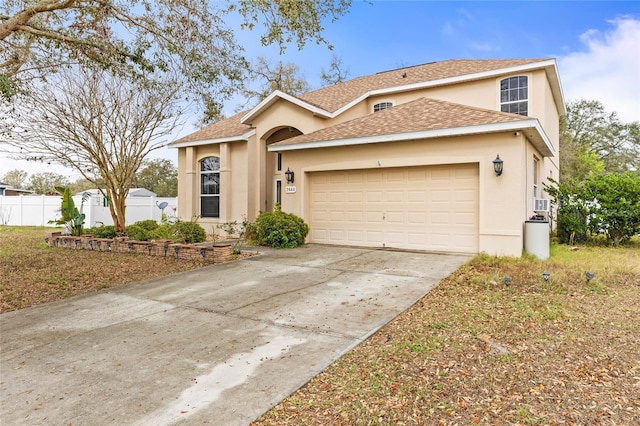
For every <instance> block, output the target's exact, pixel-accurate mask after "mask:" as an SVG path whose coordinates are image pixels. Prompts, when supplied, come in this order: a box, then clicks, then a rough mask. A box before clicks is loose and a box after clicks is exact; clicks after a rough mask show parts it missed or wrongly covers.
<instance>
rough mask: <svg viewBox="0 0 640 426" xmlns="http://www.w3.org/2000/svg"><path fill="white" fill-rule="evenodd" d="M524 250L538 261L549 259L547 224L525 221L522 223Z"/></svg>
mask: <svg viewBox="0 0 640 426" xmlns="http://www.w3.org/2000/svg"><path fill="white" fill-rule="evenodd" d="M524 249H525V251H526V252H527V253H529V254H532V255H534V256H536V257H537V258H538V259H542V260H545V259H548V258H549V222H548V221H546V220H527V221H526V222H525V223H524Z"/></svg>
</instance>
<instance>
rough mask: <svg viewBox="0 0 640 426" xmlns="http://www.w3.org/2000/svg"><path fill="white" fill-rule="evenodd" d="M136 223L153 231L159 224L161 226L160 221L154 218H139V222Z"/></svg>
mask: <svg viewBox="0 0 640 426" xmlns="http://www.w3.org/2000/svg"><path fill="white" fill-rule="evenodd" d="M134 225H138V226H139V227H141V228H142V229H144V230H147V231H153V230H154V229H156V228H157V227H158V226H160V225H158V222H156V221H155V220H153V219H147V220H139V221H138V222H136V223H134Z"/></svg>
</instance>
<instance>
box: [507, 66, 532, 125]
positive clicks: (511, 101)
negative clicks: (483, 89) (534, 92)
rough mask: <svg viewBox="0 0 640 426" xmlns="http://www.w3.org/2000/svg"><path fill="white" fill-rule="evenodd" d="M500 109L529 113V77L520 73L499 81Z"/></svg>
mask: <svg viewBox="0 0 640 426" xmlns="http://www.w3.org/2000/svg"><path fill="white" fill-rule="evenodd" d="M500 111H502V112H510V113H512V114H520V115H527V116H528V115H529V78H528V77H527V76H524V75H521V76H517V77H509V78H505V79H504V80H501V81H500Z"/></svg>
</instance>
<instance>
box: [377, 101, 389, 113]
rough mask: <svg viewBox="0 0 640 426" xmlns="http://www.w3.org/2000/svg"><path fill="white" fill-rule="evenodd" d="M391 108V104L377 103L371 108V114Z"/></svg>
mask: <svg viewBox="0 0 640 426" xmlns="http://www.w3.org/2000/svg"><path fill="white" fill-rule="evenodd" d="M392 106H393V103H391V102H379V103H377V104H375V105H374V106H373V112H378V111H382V110H385V109H389V108H391V107H392Z"/></svg>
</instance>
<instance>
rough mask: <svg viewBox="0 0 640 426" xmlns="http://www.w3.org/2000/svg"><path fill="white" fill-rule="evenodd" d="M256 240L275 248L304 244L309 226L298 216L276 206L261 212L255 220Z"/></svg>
mask: <svg viewBox="0 0 640 426" xmlns="http://www.w3.org/2000/svg"><path fill="white" fill-rule="evenodd" d="M255 231H256V234H257V242H258V244H261V245H269V246H272V247H276V248H293V247H297V246H299V245H302V244H304V240H305V238H306V237H307V234H308V233H309V226H308V225H307V224H306V223H304V221H303V220H302V219H301V218H299V217H298V216H296V215H294V214H291V213H285V212H283V211H282V210H280V206H276V208H275V210H274V211H273V212H271V213H270V212H262V213H260V214H259V215H258V217H257V219H256V222H255Z"/></svg>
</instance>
